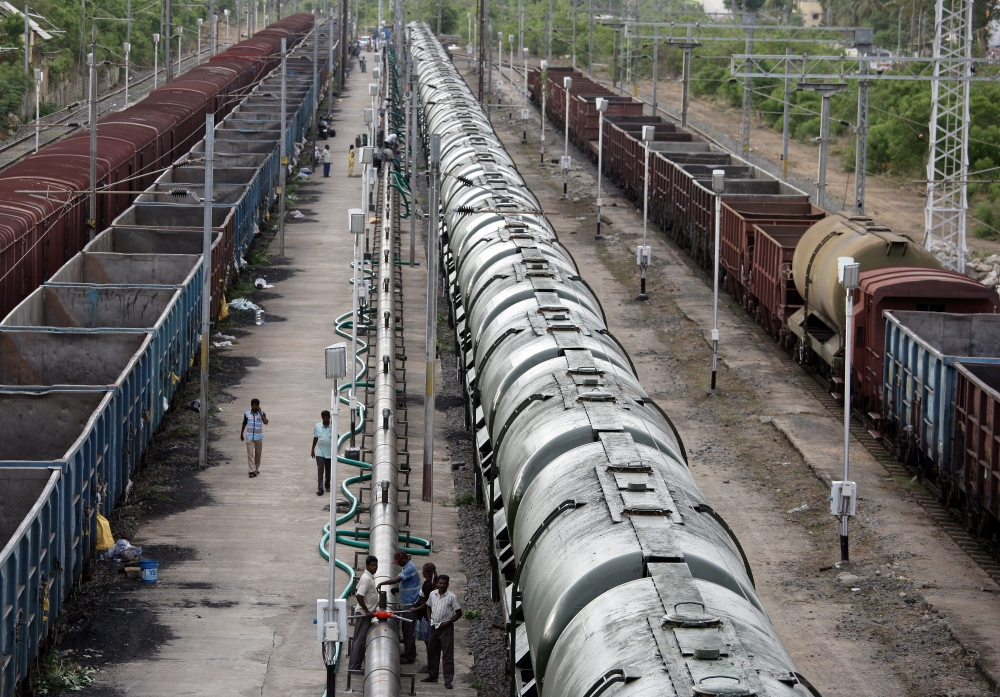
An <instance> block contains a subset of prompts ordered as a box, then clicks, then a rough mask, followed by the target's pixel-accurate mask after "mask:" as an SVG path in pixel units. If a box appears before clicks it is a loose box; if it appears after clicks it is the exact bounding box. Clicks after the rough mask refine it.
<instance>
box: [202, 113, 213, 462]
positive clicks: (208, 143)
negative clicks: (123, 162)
mask: <svg viewBox="0 0 1000 697" xmlns="http://www.w3.org/2000/svg"><path fill="white" fill-rule="evenodd" d="M214 165H215V114H213V113H212V112H211V111H209V112H208V113H206V114H205V202H204V207H205V224H204V237H203V240H202V246H201V410H200V413H199V418H198V434H199V440H198V466H199V467H200V468H201V469H203V470H204V469H205V468H207V467H208V343H209V331H210V330H211V324H212V204H213V201H214V196H213V181H212V179H213V176H214V172H213V167H214Z"/></svg>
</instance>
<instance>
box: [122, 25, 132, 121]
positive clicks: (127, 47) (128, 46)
mask: <svg viewBox="0 0 1000 697" xmlns="http://www.w3.org/2000/svg"><path fill="white" fill-rule="evenodd" d="M123 47H124V48H125V108H126V109H128V79H129V63H130V61H129V58H130V57H131V54H132V44H131V43H129V42H128V41H126V42H125V43H124V44H123Z"/></svg>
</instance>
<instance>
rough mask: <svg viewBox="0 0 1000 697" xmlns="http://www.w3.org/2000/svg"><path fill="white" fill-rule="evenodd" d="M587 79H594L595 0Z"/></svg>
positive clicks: (588, 51)
mask: <svg viewBox="0 0 1000 697" xmlns="http://www.w3.org/2000/svg"><path fill="white" fill-rule="evenodd" d="M587 77H589V78H590V79H591V80H593V79H594V0H590V45H589V47H588V48H587Z"/></svg>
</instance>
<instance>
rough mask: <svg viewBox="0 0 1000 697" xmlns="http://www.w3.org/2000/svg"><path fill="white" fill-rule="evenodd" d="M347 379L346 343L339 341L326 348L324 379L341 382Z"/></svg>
mask: <svg viewBox="0 0 1000 697" xmlns="http://www.w3.org/2000/svg"><path fill="white" fill-rule="evenodd" d="M345 377H347V343H346V342H344V341H341V342H340V343H337V344H334V345H333V346H327V347H326V379H327V380H341V379H343V378H345Z"/></svg>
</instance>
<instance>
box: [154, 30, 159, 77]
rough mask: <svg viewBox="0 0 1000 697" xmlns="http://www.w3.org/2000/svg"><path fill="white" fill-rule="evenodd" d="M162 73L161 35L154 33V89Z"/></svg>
mask: <svg viewBox="0 0 1000 697" xmlns="http://www.w3.org/2000/svg"><path fill="white" fill-rule="evenodd" d="M159 74H160V35H159V34H153V89H154V90H155V89H156V85H157V78H158V77H159Z"/></svg>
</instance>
